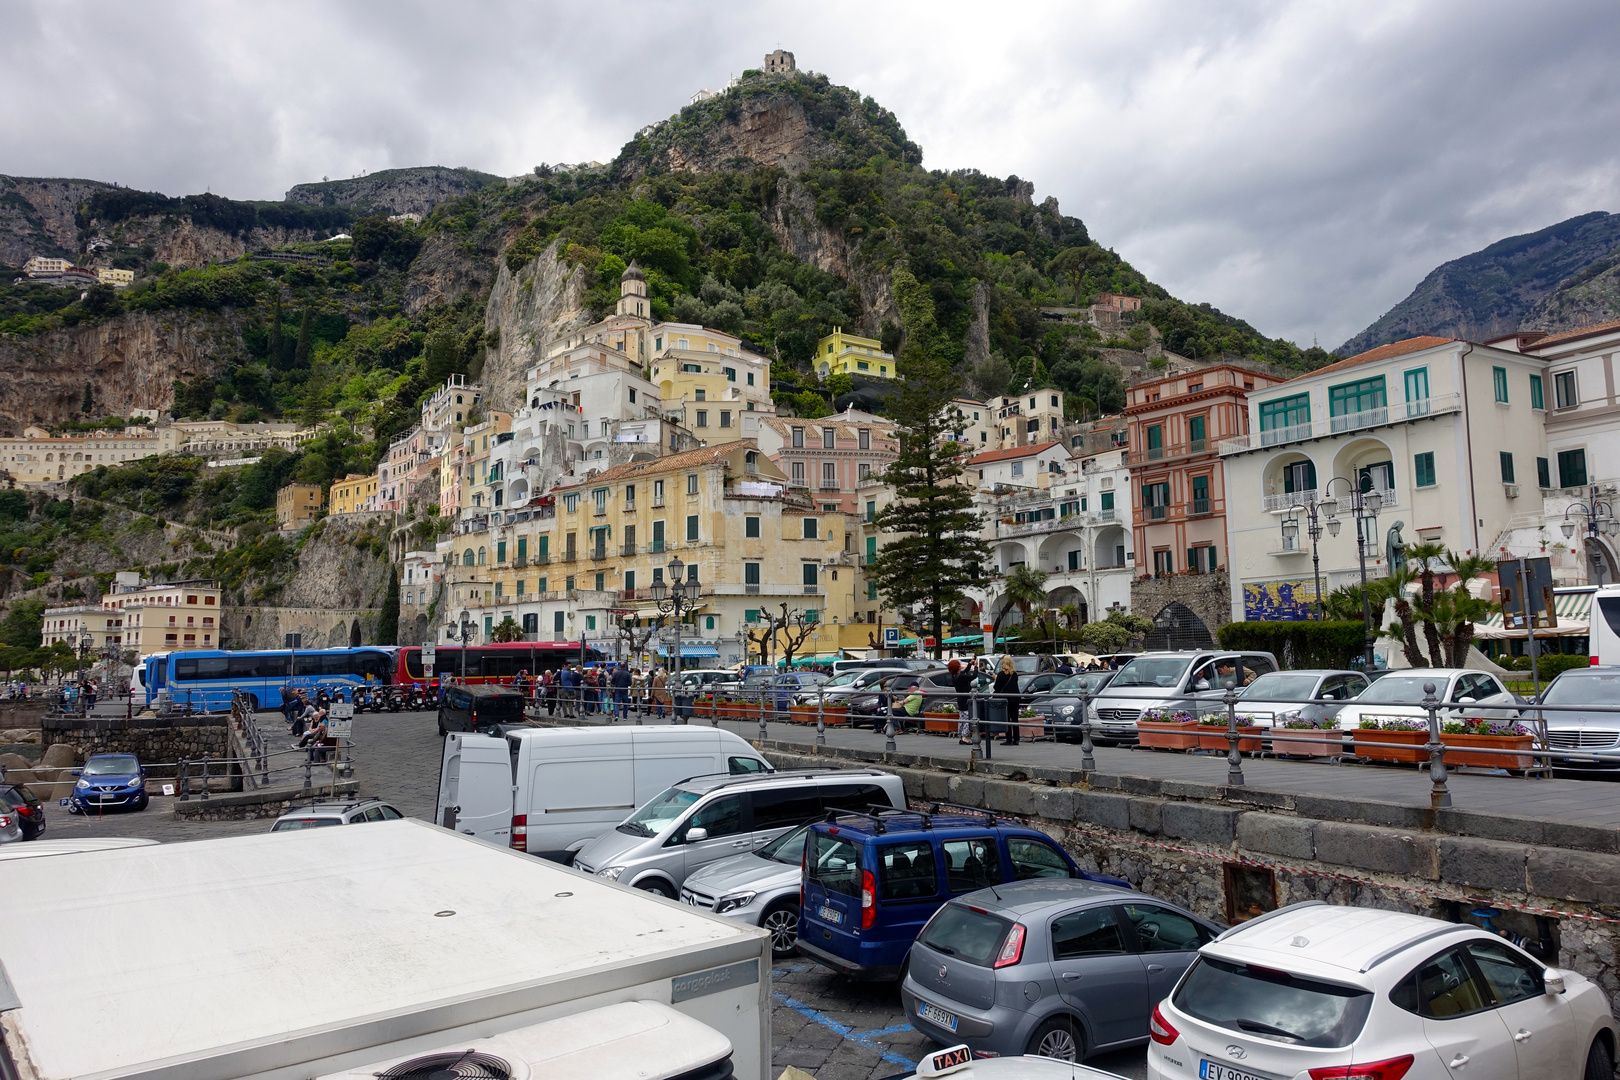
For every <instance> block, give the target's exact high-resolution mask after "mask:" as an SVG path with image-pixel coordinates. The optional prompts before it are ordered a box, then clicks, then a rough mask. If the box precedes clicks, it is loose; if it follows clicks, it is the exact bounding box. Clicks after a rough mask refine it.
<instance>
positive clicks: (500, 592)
mask: <svg viewBox="0 0 1620 1080" xmlns="http://www.w3.org/2000/svg"><path fill="white" fill-rule="evenodd" d="M501 586H502V583H501V582H499V581H497V582H496V583H495V595H496V596H501V595H503V594H504V593H505V589H503V588H502V587H501Z"/></svg>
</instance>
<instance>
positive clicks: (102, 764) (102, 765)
mask: <svg viewBox="0 0 1620 1080" xmlns="http://www.w3.org/2000/svg"><path fill="white" fill-rule="evenodd" d="M140 771H141V766H140V762H138V761H136V760H135V755H133V754H116V755H113V756H111V757H93V758H91V759H90V760H89V761H87V762H85V763H84V775H86V776H128V775H129V774H130V773H135V772H140Z"/></svg>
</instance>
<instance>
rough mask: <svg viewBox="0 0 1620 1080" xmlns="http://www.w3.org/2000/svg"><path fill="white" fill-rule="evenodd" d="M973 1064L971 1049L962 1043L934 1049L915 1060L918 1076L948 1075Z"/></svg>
mask: <svg viewBox="0 0 1620 1080" xmlns="http://www.w3.org/2000/svg"><path fill="white" fill-rule="evenodd" d="M972 1064H973V1051H972V1050H969V1049H968V1048H967V1045H966V1044H965V1043H964V1044H963V1045H961V1046H948V1047H946V1048H945V1049H943V1050H935V1051H934V1052H933V1053H932V1054H929V1055H928V1056H927V1057H925V1058H923V1059H922V1060H921V1061H919V1062H917V1075H918V1077H924V1076H950V1075H951V1074H952V1073H959V1072H961V1071H962V1070H963V1069H966V1068H967V1067H968V1066H970V1065H972Z"/></svg>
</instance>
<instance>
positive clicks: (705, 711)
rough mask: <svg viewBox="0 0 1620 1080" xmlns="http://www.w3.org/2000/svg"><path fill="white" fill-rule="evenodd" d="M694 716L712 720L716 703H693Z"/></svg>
mask: <svg viewBox="0 0 1620 1080" xmlns="http://www.w3.org/2000/svg"><path fill="white" fill-rule="evenodd" d="M692 715H693V716H702V717H705V718H712V717H713V716H714V702H712V701H694V702H693V703H692Z"/></svg>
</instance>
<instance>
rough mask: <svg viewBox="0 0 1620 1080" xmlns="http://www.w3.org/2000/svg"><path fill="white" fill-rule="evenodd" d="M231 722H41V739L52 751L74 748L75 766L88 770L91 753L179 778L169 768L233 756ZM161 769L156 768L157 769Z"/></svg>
mask: <svg viewBox="0 0 1620 1080" xmlns="http://www.w3.org/2000/svg"><path fill="white" fill-rule="evenodd" d="M228 721H229V717H228V716H227V715H226V714H223V713H221V714H218V715H206V716H171V717H146V718H136V719H134V720H129V721H126V720H124V718H123V717H90V718H89V719H84V718H73V717H67V718H57V717H52V718H49V719H46V720H42V721H41V723H40V736H41V738H42V739H43V741H44V744H45V746H46V748H47V749H49V748H50V747H52V746H58V745H63V746H68V747H71V748H72V750H73V760H74V764H76V765H82V764H84V760H85V758H86V757H88V756H89V755H91V754H107V753H127V754H134V755H135V756H136V757H137V758H139V759H140V761H141V764H143V765H146V766H147V770H148V773H149V774H150V775H152V776H154V777H170V776H177V775H178V772H177V770H175V769H174V768H172V767H170V768H164V767H162V766H164V765H172V763H174V762H178V761H179V760H180V759H181V758H183V757H185V758H201V757H202V756H203V755H205V754H206V755H208V756H210V757H214V758H223V757H228V756H229V755H230V730H229V724H228ZM154 765H156V766H158V767H157V768H153V766H154Z"/></svg>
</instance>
